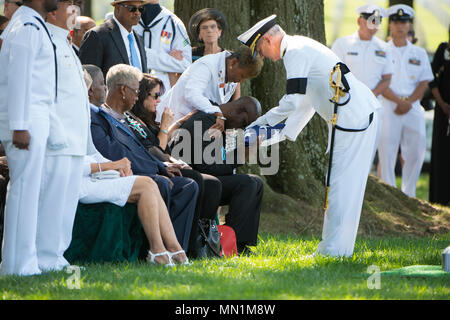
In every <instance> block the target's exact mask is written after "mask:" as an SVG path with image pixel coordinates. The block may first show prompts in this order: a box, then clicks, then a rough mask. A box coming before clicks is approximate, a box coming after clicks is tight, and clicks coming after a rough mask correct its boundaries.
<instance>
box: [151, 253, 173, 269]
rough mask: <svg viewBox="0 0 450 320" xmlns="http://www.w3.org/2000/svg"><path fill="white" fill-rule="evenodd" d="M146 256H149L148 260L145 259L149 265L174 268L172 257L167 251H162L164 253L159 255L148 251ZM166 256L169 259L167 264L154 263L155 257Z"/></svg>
mask: <svg viewBox="0 0 450 320" xmlns="http://www.w3.org/2000/svg"><path fill="white" fill-rule="evenodd" d="M148 254H149V255H150V258H148V257H147V261H148V262H149V263H150V264H155V265H163V266H166V267H175V264H174V263H173V262H172V256H171V255H170V252H168V251H164V252H160V253H153V252H151V251H150V250H148ZM166 255H167V256H168V257H169V263H156V262H155V258H156V257H161V256H166Z"/></svg>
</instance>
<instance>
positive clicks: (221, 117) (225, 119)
mask: <svg viewBox="0 0 450 320" xmlns="http://www.w3.org/2000/svg"><path fill="white" fill-rule="evenodd" d="M217 119H220V120H223V121H227V118H225V117H223V116H218V117H217Z"/></svg>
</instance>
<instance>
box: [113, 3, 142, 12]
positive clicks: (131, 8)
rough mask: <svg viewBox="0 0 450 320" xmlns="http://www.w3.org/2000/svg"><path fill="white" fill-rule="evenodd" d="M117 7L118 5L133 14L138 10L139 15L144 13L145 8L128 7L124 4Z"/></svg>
mask: <svg viewBox="0 0 450 320" xmlns="http://www.w3.org/2000/svg"><path fill="white" fill-rule="evenodd" d="M119 5H120V6H121V7H124V8H127V9H128V11H130V12H132V13H134V12H136V11H138V10H139V12H140V13H141V14H142V13H144V12H145V7H144V6H140V7H136V6H130V5H129V4H124V3H121V4H119Z"/></svg>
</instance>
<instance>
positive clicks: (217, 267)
mask: <svg viewBox="0 0 450 320" xmlns="http://www.w3.org/2000/svg"><path fill="white" fill-rule="evenodd" d="M318 242H319V240H318V239H314V238H298V237H294V236H271V235H262V237H261V238H260V241H259V245H258V246H257V247H256V248H254V250H253V251H252V253H251V254H250V255H249V256H246V257H241V258H234V259H223V260H220V259H212V260H198V261H194V262H193V264H192V265H191V266H187V267H185V266H183V267H177V268H173V269H168V268H165V267H155V266H150V265H148V264H146V263H132V264H129V263H117V264H109V263H108V264H101V265H100V264H99V265H97V264H95V265H85V266H84V267H85V269H82V270H81V281H80V286H81V288H80V289H79V290H77V289H70V288H69V287H68V284H67V280H68V279H69V277H70V276H71V275H70V274H68V273H66V272H64V271H62V272H53V273H47V274H44V275H41V276H33V277H22V278H20V277H0V297H1V298H2V299H69V300H70V299H93V300H95V299H101V300H103V299H157V300H167V299H169V300H177V299H183V300H197V299H206V300H209V299H219V300H240V299H251V300H254V299H256V300H259V299H266V300H273V299H280V300H297V299H444V300H447V299H449V297H450V291H449V287H450V286H449V285H450V274H446V275H443V276H440V277H427V276H421V277H404V276H384V275H383V274H382V275H381V277H380V288H379V289H370V288H369V287H368V278H369V277H370V276H371V275H372V274H371V273H368V268H369V267H370V266H376V268H379V270H380V271H381V272H383V271H388V270H393V269H397V268H401V267H406V266H411V265H440V264H441V253H442V251H443V249H444V248H445V247H447V246H448V245H449V244H450V234H447V235H446V236H443V237H440V238H437V237H434V238H423V239H416V238H412V239H407V238H397V239H368V238H358V240H357V242H356V248H355V254H354V256H353V257H352V258H342V259H338V258H325V257H315V258H311V257H308V255H311V254H312V253H313V252H314V251H315V249H316V247H317V244H318Z"/></svg>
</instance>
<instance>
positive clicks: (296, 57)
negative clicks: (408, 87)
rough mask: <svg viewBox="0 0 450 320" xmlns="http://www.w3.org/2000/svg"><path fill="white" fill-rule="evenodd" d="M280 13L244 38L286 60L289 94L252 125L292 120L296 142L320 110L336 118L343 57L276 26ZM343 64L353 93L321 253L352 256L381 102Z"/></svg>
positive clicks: (342, 114)
mask: <svg viewBox="0 0 450 320" xmlns="http://www.w3.org/2000/svg"><path fill="white" fill-rule="evenodd" d="M275 18H276V16H275V15H273V16H271V17H268V18H266V19H264V20H262V21H260V22H259V23H257V24H256V25H255V26H254V27H252V28H251V29H250V30H249V31H247V32H245V33H244V34H242V35H241V36H239V37H238V39H239V40H240V41H241V42H242V43H244V44H246V45H248V46H250V48H252V50H255V51H257V52H258V53H259V54H260V55H261V56H262V57H266V58H268V59H271V60H273V61H277V60H280V59H282V60H283V63H284V65H285V68H286V73H287V86H286V95H285V96H283V98H282V99H281V100H280V104H279V106H278V107H275V108H272V109H271V110H269V111H268V112H267V113H266V114H265V115H263V116H261V117H260V118H258V120H256V121H255V122H254V123H253V124H251V125H250V126H248V127H252V126H253V125H266V124H269V125H270V126H274V125H276V124H278V123H280V122H282V121H286V122H285V124H286V126H285V128H284V129H283V131H282V133H281V135H282V137H285V138H287V139H289V140H291V141H294V140H296V138H297V137H298V135H299V133H300V131H301V130H302V129H303V128H304V127H305V126H306V124H307V123H308V122H309V120H310V119H311V118H312V117H313V115H314V114H315V113H316V112H317V113H318V114H319V115H320V116H321V117H322V118H323V119H324V120H326V121H327V122H329V123H330V121H331V120H332V118H333V115H334V107H335V106H334V104H333V103H331V102H330V100H329V99H331V98H332V97H333V96H334V95H335V91H334V90H333V89H332V88H331V87H330V74H331V73H332V71H333V69H334V68H335V67H336V65H337V64H338V63H339V62H340V59H339V58H338V57H337V56H336V55H335V54H334V53H333V52H332V51H331V50H330V49H328V48H327V47H326V46H324V45H322V44H320V43H319V42H317V41H315V40H313V39H310V38H307V37H303V36H289V35H287V34H286V33H285V32H284V31H283V30H282V29H281V27H280V26H278V25H276V22H275ZM340 69H341V70H342V75H343V76H342V81H343V84H344V87H345V90H346V91H348V92H349V93H347V94H345V97H342V98H341V101H340V103H342V104H345V105H344V106H340V107H338V117H337V125H338V127H336V128H338V130H335V131H334V130H333V131H334V132H335V138H334V139H331V140H335V141H334V143H332V148H331V153H332V155H333V161H332V166H331V168H332V170H331V174H330V187H329V194H328V199H329V207H328V209H327V210H326V212H325V221H324V227H323V233H322V241H321V242H320V243H319V246H318V249H317V253H318V254H323V255H331V256H351V255H352V254H353V249H354V244H355V239H356V234H357V230H358V224H359V218H360V214H361V208H362V203H363V199H364V192H365V187H366V182H367V177H368V174H369V169H370V161H371V156H372V152H373V148H374V144H375V139H376V132H377V114H376V109H377V108H379V107H380V104H379V102H378V100H377V99H376V98H375V96H374V95H373V93H372V91H371V90H370V89H369V88H367V86H365V85H364V84H363V83H362V82H360V81H359V80H357V79H356V77H355V76H354V75H353V74H352V73H351V72H349V70H348V69H347V68H346V67H345V65H340ZM336 82H338V80H337V79H336ZM333 131H332V132H333ZM352 131H355V132H352ZM331 137H333V135H331Z"/></svg>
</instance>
